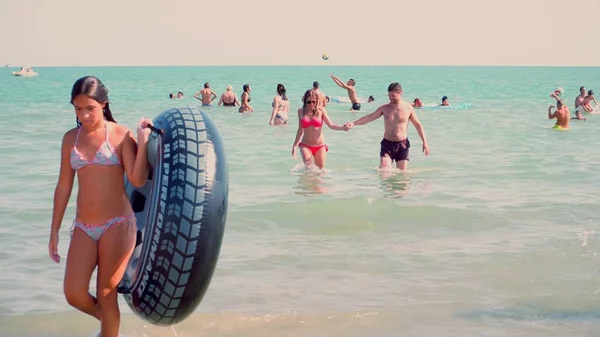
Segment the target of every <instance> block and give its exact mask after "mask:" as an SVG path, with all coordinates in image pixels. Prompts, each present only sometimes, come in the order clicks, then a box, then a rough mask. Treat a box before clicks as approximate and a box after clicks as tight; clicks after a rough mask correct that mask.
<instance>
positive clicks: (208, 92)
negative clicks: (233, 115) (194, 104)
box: [194, 82, 217, 106]
mask: <svg viewBox="0 0 600 337" xmlns="http://www.w3.org/2000/svg"><path fill="white" fill-rule="evenodd" d="M194 98H195V99H198V100H200V101H202V106H211V104H210V103H212V101H214V100H215V99H216V98H217V94H215V92H214V91H212V89H211V88H210V83H208V82H206V83H204V89H200V91H198V92H197V93H196V94H195V95H194Z"/></svg>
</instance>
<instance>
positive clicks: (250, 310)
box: [0, 67, 600, 337]
mask: <svg viewBox="0 0 600 337" xmlns="http://www.w3.org/2000/svg"><path fill="white" fill-rule="evenodd" d="M5 70H6V71H5V75H4V76H0V92H1V93H2V95H0V111H1V114H2V117H1V122H0V140H1V141H0V158H2V160H0V179H1V183H2V184H1V185H2V189H1V191H2V192H1V193H0V242H1V244H0V335H1V336H35V337H39V336H75V335H77V336H93V335H94V333H95V332H96V331H97V330H98V324H97V322H95V321H93V320H92V319H90V318H88V317H86V316H85V315H84V314H81V313H78V312H75V311H74V310H73V309H71V308H70V307H69V306H68V305H67V303H66V301H65V300H64V298H63V295H62V276H63V273H64V262H63V263H61V264H59V265H56V264H54V263H52V262H51V261H50V259H49V258H48V256H47V242H48V233H49V223H50V217H51V211H52V194H53V191H54V186H55V183H56V178H57V173H58V163H59V149H60V140H61V137H62V135H63V133H64V132H65V131H66V130H67V129H69V128H71V127H73V126H74V117H75V115H74V111H73V109H72V107H71V106H70V105H69V94H70V89H71V85H72V84H73V82H74V81H75V80H76V79H77V78H79V77H80V76H84V75H88V74H93V75H96V76H98V77H99V78H100V79H102V81H103V82H104V83H105V85H106V86H107V87H108V88H109V90H110V98H111V109H112V110H113V114H114V116H115V118H116V119H117V121H119V122H120V123H124V124H126V125H128V126H129V127H130V128H134V127H135V125H136V122H137V121H138V120H139V118H140V116H142V115H144V116H148V117H154V116H155V115H157V114H158V113H159V112H161V111H162V110H164V109H167V108H170V107H177V106H186V105H198V103H199V101H197V100H195V99H194V98H193V97H192V96H193V93H194V92H195V91H197V90H199V89H200V88H201V87H202V85H203V83H204V82H205V81H210V82H211V83H212V87H213V89H214V90H215V91H216V92H217V93H218V94H220V93H221V92H222V91H223V90H224V89H225V86H226V85H227V84H231V85H233V87H234V90H235V91H236V92H237V94H238V95H240V94H241V87H242V85H243V84H244V83H250V84H251V85H252V89H253V91H252V102H251V103H252V105H253V107H254V108H255V112H254V113H253V114H251V115H241V114H238V113H237V110H233V109H227V108H207V109H206V110H205V111H207V112H209V113H210V114H211V115H212V116H213V118H214V120H215V121H216V123H217V125H218V126H219V130H220V132H221V134H222V136H223V138H224V141H225V145H226V149H227V155H228V158H229V164H230V170H231V172H230V200H229V202H230V203H229V205H230V206H229V215H228V223H227V230H226V233H225V239H224V242H223V248H222V252H221V257H220V260H219V264H218V267H217V270H216V273H215V275H214V278H213V281H212V284H211V286H210V288H209V290H208V292H207V294H206V296H205V299H204V301H203V302H202V304H201V305H200V307H199V308H198V310H197V312H196V313H195V314H194V315H193V316H192V317H190V318H189V319H188V320H186V321H185V322H184V323H182V324H181V325H178V326H176V327H174V328H173V329H172V328H158V327H153V326H148V325H146V324H145V323H144V322H143V321H141V320H140V319H138V318H137V317H135V316H133V315H132V314H131V311H130V310H129V308H128V307H127V306H126V305H125V304H124V302H122V311H123V315H124V318H123V322H122V325H123V327H122V333H123V335H124V336H198V335H202V336H302V337H304V336H306V337H309V336H310V337H312V336H344V337H345V336H361V337H363V336H398V335H407V336H408V335H410V336H440V335H444V336H507V335H508V336H572V335H577V336H592V335H596V334H597V331H598V329H599V328H600V323H599V320H598V318H600V301H599V296H600V280H599V279H598V256H597V251H598V247H599V242H598V235H597V233H596V229H597V227H598V214H599V213H600V208H599V207H598V200H599V197H600V192H599V191H600V173H599V172H600V171H599V169H598V167H599V165H600V146H599V143H600V137H599V136H598V134H599V132H598V130H599V128H600V116H587V118H588V120H587V121H585V122H583V121H573V122H572V129H571V130H570V131H568V132H560V131H555V130H552V129H550V127H551V126H552V125H553V124H554V123H553V122H552V121H549V120H548V119H547V118H546V114H547V108H548V105H549V104H551V103H553V102H552V100H551V99H550V98H549V97H548V95H549V94H550V92H551V91H552V90H553V89H554V88H555V87H557V86H562V87H563V88H564V89H565V97H566V99H567V101H568V102H569V106H570V107H571V108H573V101H574V98H575V96H576V95H577V93H578V88H579V86H581V85H585V86H586V88H587V89H596V90H598V88H600V68H546V67H538V68H517V67H511V68H500V67H498V68H493V67H462V68H461V67H102V68H37V69H35V70H36V71H38V72H39V73H40V75H39V76H38V77H35V78H17V77H13V76H11V75H10V71H11V70H14V69H5ZM330 73H333V74H335V75H337V76H338V77H340V78H342V79H343V80H346V79H348V78H350V77H352V78H355V79H356V81H357V91H358V93H359V96H361V97H368V96H369V95H373V96H375V99H376V101H375V104H363V109H362V110H361V111H360V112H359V113H351V112H348V109H349V104H345V103H340V104H331V105H330V106H328V111H329V114H330V116H331V118H332V119H333V120H334V121H335V122H336V123H338V124H341V123H344V122H346V121H349V120H354V119H356V118H358V117H359V116H361V115H363V114H366V113H369V112H371V111H373V110H374V108H375V107H376V106H378V105H379V104H381V103H383V102H385V100H386V96H387V93H386V89H387V85H388V84H389V83H390V82H392V81H399V82H400V83H402V85H403V86H404V92H405V93H404V99H406V100H411V101H412V99H414V98H415V97H419V98H421V100H422V101H423V102H424V103H436V102H438V101H439V100H440V99H441V97H442V96H444V95H446V96H448V97H449V100H450V103H451V104H453V107H451V108H449V109H439V108H438V109H423V110H420V111H418V115H419V118H420V120H421V122H422V123H423V125H424V127H425V131H426V134H427V137H428V141H429V146H430V150H431V153H430V155H429V156H424V155H423V154H422V153H421V152H420V147H421V141H420V140H419V137H418V135H417V133H416V132H415V130H414V128H412V126H410V127H409V137H410V139H411V143H412V146H413V147H412V149H411V150H412V151H411V157H410V159H411V161H410V167H409V171H408V172H407V173H406V174H399V173H394V174H385V173H379V172H378V171H377V170H376V169H375V168H376V166H377V165H378V161H379V159H378V155H379V142H380V140H381V137H382V134H383V125H382V124H383V121H382V120H378V121H376V122H373V123H372V124H369V125H366V126H360V127H356V128H354V129H353V130H351V131H350V132H336V131H331V130H329V129H327V130H325V134H326V136H325V137H326V141H327V143H328V145H329V152H328V156H327V170H326V172H325V173H324V174H316V173H302V172H296V171H295V170H294V169H295V168H296V166H297V165H298V164H299V160H296V161H294V160H293V159H292V158H291V156H290V152H291V145H292V142H293V140H294V135H295V131H296V130H295V127H294V124H292V125H289V126H284V127H272V126H269V125H268V120H269V116H270V111H271V110H270V103H271V100H272V98H273V96H274V93H275V87H276V85H277V83H283V84H285V85H286V87H287V90H288V96H289V97H290V99H291V102H292V108H293V109H296V108H298V107H299V103H300V97H301V95H302V94H303V92H304V90H305V89H307V88H309V87H310V86H311V84H312V81H314V80H318V81H319V82H321V85H322V89H323V91H324V92H325V93H326V94H327V95H329V96H331V97H341V98H343V97H345V91H344V90H343V89H341V88H338V87H337V86H335V84H334V83H333V81H332V80H331V79H330V78H329V74H330ZM179 90H181V91H183V92H184V93H185V96H186V97H184V98H183V99H180V100H169V99H168V94H169V92H177V91H179ZM74 198H75V193H73V197H72V201H71V204H70V206H69V208H68V210H67V213H66V215H65V219H64V221H63V226H62V229H61V241H60V244H59V251H60V253H61V255H62V256H63V257H64V256H66V252H67V247H68V242H69V236H68V230H69V227H70V223H71V220H72V218H73V215H74ZM93 286H94V283H93V282H92V291H93Z"/></svg>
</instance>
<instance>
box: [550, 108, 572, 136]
mask: <svg viewBox="0 0 600 337" xmlns="http://www.w3.org/2000/svg"><path fill="white" fill-rule="evenodd" d="M553 108H554V105H551V106H549V107H548V119H554V118H556V125H554V129H560V130H568V129H569V121H570V120H571V113H570V112H569V108H567V106H566V105H564V104H563V102H562V101H556V111H554V112H552V109H553Z"/></svg>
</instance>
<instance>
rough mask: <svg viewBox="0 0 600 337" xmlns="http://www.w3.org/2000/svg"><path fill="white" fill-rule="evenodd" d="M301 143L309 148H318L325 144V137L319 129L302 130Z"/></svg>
mask: <svg viewBox="0 0 600 337" xmlns="http://www.w3.org/2000/svg"><path fill="white" fill-rule="evenodd" d="M300 142H301V143H304V144H306V145H309V146H319V145H323V144H325V136H324V135H323V132H322V130H321V128H319V129H316V128H311V129H308V128H307V129H304V135H303V136H302V140H301V141H300Z"/></svg>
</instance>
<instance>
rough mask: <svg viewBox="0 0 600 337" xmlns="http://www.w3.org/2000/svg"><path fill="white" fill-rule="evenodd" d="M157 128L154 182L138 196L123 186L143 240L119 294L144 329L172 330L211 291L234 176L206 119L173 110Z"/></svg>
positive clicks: (152, 144)
mask: <svg viewBox="0 0 600 337" xmlns="http://www.w3.org/2000/svg"><path fill="white" fill-rule="evenodd" d="M153 124H154V126H155V127H157V128H158V129H161V130H162V132H163V135H162V136H159V135H158V134H157V133H155V132H153V133H152V136H151V137H150V141H149V146H148V159H149V161H150V163H153V170H152V172H151V173H150V177H149V180H148V182H147V183H146V185H145V186H143V187H141V188H134V187H133V186H132V185H131V184H130V183H129V181H127V179H126V180H125V183H126V188H127V192H128V194H129V196H130V200H131V204H132V207H133V209H134V212H135V215H136V219H137V228H138V233H137V242H136V247H135V250H134V253H133V255H132V257H131V259H130V261H129V265H128V267H127V271H126V272H125V276H124V277H123V280H122V282H121V286H120V287H119V292H121V293H123V295H124V297H125V300H126V302H127V304H128V305H129V307H130V308H131V309H132V310H133V312H135V313H136V314H137V315H138V316H140V317H141V318H142V319H144V320H145V321H147V322H149V323H151V324H155V325H172V324H176V323H178V322H181V321H182V320H184V319H185V318H186V317H188V316H189V315H190V314H191V313H192V312H193V311H194V310H195V309H196V308H197V307H198V305H199V304H200V302H201V300H202V298H203V297H204V294H205V293H206V290H207V288H208V286H209V284H210V281H211V278H212V275H213V272H214V269H215V267H216V264H217V260H218V257H219V252H220V249H221V243H222V240H223V232H224V229H225V223H226V220H227V206H228V192H229V182H228V177H229V171H228V165H227V158H226V156H225V150H224V147H223V141H222V139H221V136H220V135H219V132H218V129H217V127H216V125H215V123H214V122H213V121H212V119H211V118H210V117H209V116H208V115H207V114H206V113H205V112H203V111H200V110H198V109H196V108H192V107H188V108H180V109H170V110H167V111H164V112H163V113H161V114H160V115H159V116H158V117H156V118H155V119H154V121H153ZM146 201H148V202H146Z"/></svg>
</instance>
